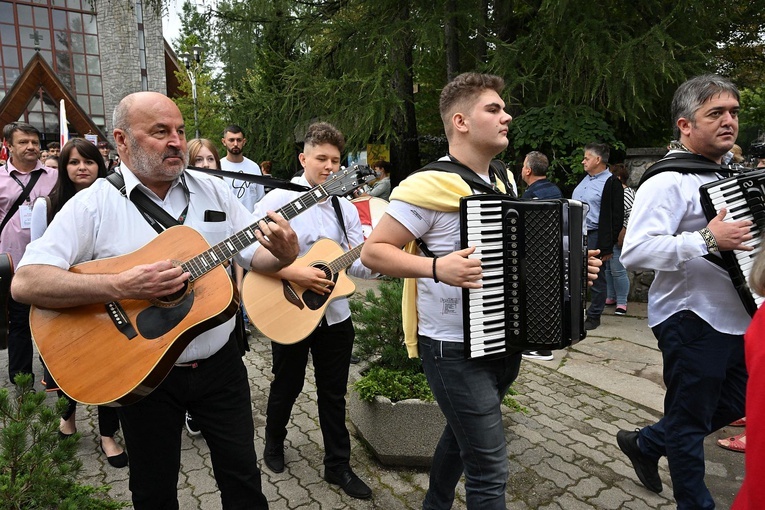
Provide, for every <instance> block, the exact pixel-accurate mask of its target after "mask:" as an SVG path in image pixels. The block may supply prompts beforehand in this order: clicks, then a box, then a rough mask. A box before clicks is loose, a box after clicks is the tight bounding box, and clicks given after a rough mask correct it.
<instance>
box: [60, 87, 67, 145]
mask: <svg viewBox="0 0 765 510" xmlns="http://www.w3.org/2000/svg"><path fill="white" fill-rule="evenodd" d="M58 112H59V140H58V141H59V143H60V144H61V147H62V148H63V147H64V145H65V144H66V142H68V141H69V125H68V124H67V122H66V104H65V103H64V100H63V99H62V100H61V102H60V103H59V107H58Z"/></svg>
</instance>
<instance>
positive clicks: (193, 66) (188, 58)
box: [178, 46, 202, 138]
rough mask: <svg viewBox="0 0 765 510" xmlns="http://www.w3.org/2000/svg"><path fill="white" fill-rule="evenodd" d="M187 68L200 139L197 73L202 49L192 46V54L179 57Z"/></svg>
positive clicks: (196, 131) (195, 124)
mask: <svg viewBox="0 0 765 510" xmlns="http://www.w3.org/2000/svg"><path fill="white" fill-rule="evenodd" d="M178 56H179V57H180V58H181V60H183V64H184V66H185V67H186V74H187V75H188V76H189V81H190V82H191V99H192V100H193V101H194V132H195V134H196V138H199V114H198V111H197V71H198V70H199V64H200V62H201V61H202V47H201V46H192V48H191V53H181V54H180V55H178Z"/></svg>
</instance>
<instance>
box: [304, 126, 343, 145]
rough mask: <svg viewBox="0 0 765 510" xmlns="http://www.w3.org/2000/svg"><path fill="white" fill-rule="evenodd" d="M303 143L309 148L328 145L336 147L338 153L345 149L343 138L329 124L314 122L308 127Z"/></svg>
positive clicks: (338, 131) (337, 130)
mask: <svg viewBox="0 0 765 510" xmlns="http://www.w3.org/2000/svg"><path fill="white" fill-rule="evenodd" d="M303 142H304V143H305V145H310V146H316V145H322V144H325V143H328V144H330V145H334V146H335V147H337V148H338V150H339V151H340V152H343V150H344V149H345V137H344V136H343V134H342V133H341V132H340V130H339V129H337V128H336V127H335V126H333V125H332V124H330V123H329V122H314V123H313V124H311V125H310V126H308V131H306V133H305V138H304V139H303Z"/></svg>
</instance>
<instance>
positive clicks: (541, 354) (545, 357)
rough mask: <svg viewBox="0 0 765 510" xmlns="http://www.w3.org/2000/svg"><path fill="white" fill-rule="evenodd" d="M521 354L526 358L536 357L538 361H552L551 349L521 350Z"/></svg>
mask: <svg viewBox="0 0 765 510" xmlns="http://www.w3.org/2000/svg"><path fill="white" fill-rule="evenodd" d="M522 356H523V357H524V358H526V359H538V360H540V361H552V360H553V359H554V358H553V353H552V351H544V350H539V351H523V354H522Z"/></svg>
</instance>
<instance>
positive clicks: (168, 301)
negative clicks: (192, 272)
mask: <svg viewBox="0 0 765 510" xmlns="http://www.w3.org/2000/svg"><path fill="white" fill-rule="evenodd" d="M189 292H191V284H190V283H189V281H188V280H186V281H185V282H183V287H182V288H181V290H179V291H178V292H173V293H172V294H168V295H167V296H162V297H159V298H154V299H151V300H150V301H151V304H153V305H154V306H159V307H161V308H170V307H173V306H177V305H178V303H180V302H181V301H183V299H184V298H185V297H186V296H187V295H188V294H189Z"/></svg>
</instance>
